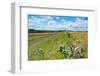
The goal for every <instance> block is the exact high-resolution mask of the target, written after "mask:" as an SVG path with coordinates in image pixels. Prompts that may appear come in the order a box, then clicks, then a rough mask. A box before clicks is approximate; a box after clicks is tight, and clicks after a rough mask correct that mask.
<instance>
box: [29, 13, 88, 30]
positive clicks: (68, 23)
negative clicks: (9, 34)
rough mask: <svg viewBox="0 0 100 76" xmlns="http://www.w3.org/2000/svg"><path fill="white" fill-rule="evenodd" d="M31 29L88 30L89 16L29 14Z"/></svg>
mask: <svg viewBox="0 0 100 76" xmlns="http://www.w3.org/2000/svg"><path fill="white" fill-rule="evenodd" d="M28 26H29V29H36V30H72V31H88V17H80V16H42V15H28Z"/></svg>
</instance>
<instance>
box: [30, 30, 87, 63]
mask: <svg viewBox="0 0 100 76" xmlns="http://www.w3.org/2000/svg"><path fill="white" fill-rule="evenodd" d="M87 57H88V32H71V31H69V32H66V31H62V32H41V33H38V32H36V33H28V60H29V61H31V60H57V59H83V58H87Z"/></svg>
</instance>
